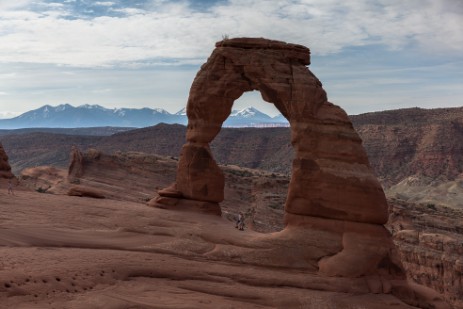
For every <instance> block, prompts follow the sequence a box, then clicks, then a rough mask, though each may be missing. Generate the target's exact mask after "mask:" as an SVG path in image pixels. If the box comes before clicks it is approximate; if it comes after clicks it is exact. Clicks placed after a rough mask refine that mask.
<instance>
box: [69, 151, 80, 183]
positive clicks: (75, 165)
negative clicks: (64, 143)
mask: <svg viewBox="0 0 463 309" xmlns="http://www.w3.org/2000/svg"><path fill="white" fill-rule="evenodd" d="M83 174H84V165H83V158H82V153H81V152H80V150H79V149H77V147H75V146H72V149H71V160H70V163H69V168H68V178H69V179H71V180H72V179H73V178H79V177H82V175H83Z"/></svg>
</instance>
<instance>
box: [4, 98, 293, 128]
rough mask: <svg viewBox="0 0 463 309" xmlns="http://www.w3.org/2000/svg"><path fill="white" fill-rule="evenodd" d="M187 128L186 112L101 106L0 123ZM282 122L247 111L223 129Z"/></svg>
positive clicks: (41, 111)
mask: <svg viewBox="0 0 463 309" xmlns="http://www.w3.org/2000/svg"><path fill="white" fill-rule="evenodd" d="M161 122H163V123H179V124H184V125H185V124H187V122H188V119H187V116H186V108H182V109H181V110H180V111H178V112H177V113H175V114H171V113H169V112H168V111H166V110H164V109H162V108H140V109H135V108H113V109H108V108H105V107H103V106H101V105H89V104H85V105H80V106H77V107H74V106H72V105H70V104H61V105H58V106H50V105H44V106H42V107H40V108H38V109H35V110H31V111H28V112H26V113H24V114H21V115H19V116H17V117H15V118H11V119H0V129H18V128H45V127H47V128H78V127H104V126H111V127H147V126H152V125H156V124H158V123H161ZM284 123H287V122H286V121H285V120H284V117H283V121H280V119H279V118H278V119H276V118H275V117H274V118H272V117H270V116H268V115H266V114H264V113H262V112H260V111H259V110H257V109H255V108H253V107H248V108H245V109H242V110H236V111H233V112H232V113H231V115H230V117H228V119H227V120H226V121H225V123H224V126H229V127H250V126H266V125H284Z"/></svg>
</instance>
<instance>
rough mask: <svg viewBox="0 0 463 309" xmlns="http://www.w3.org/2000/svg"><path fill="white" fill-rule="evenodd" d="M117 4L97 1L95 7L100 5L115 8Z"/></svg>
mask: <svg viewBox="0 0 463 309" xmlns="http://www.w3.org/2000/svg"><path fill="white" fill-rule="evenodd" d="M115 4H116V3H114V2H111V1H97V2H95V5H100V6H113V5H115Z"/></svg>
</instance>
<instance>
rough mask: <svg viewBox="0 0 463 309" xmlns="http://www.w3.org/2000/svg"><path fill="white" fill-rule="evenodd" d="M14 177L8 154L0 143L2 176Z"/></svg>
mask: <svg viewBox="0 0 463 309" xmlns="http://www.w3.org/2000/svg"><path fill="white" fill-rule="evenodd" d="M12 177H14V175H13V173H12V172H11V166H10V164H9V163H8V156H7V154H6V152H5V149H3V145H2V144H1V143H0V178H12Z"/></svg>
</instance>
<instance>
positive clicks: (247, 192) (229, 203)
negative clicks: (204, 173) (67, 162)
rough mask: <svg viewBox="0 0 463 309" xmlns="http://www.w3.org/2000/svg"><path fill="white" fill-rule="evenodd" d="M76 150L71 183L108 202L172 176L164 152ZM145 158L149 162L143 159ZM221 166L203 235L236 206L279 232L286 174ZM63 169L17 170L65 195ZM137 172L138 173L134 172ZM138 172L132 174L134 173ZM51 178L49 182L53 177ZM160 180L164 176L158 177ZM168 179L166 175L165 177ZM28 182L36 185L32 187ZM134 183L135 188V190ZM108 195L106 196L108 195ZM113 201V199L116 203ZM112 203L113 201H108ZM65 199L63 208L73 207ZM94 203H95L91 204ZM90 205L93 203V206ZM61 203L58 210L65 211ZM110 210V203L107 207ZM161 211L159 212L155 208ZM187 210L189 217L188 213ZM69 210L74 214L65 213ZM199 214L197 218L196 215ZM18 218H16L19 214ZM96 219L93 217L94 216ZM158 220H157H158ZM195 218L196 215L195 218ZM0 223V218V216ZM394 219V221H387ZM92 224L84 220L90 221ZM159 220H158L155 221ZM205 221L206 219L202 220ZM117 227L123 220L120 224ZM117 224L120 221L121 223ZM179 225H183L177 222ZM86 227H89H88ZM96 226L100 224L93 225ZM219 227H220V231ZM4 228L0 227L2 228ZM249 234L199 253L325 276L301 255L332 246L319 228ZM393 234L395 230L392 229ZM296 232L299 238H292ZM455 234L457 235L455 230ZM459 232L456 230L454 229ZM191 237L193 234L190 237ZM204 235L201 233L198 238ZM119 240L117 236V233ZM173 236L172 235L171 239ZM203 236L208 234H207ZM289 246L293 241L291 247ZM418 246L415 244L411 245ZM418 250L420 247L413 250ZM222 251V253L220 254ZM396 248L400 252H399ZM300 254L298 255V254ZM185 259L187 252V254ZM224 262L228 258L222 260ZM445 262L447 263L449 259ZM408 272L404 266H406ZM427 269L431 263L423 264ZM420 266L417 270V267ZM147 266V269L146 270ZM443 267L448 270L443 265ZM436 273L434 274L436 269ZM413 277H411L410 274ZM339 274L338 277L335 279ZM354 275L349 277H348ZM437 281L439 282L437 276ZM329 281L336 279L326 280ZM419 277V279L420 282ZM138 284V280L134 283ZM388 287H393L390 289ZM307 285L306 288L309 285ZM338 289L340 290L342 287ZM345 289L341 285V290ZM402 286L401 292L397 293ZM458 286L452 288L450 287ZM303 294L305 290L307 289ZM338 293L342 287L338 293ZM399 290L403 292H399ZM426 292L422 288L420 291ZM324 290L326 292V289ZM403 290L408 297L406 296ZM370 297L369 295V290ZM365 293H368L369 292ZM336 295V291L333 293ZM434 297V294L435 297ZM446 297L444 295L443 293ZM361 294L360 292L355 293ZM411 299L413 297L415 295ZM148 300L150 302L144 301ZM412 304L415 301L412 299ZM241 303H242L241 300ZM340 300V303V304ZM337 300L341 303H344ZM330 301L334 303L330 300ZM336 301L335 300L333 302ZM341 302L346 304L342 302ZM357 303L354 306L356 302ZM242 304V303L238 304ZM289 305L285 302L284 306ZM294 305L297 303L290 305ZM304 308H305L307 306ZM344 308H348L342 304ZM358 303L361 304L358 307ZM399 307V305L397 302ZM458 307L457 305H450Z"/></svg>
mask: <svg viewBox="0 0 463 309" xmlns="http://www.w3.org/2000/svg"><path fill="white" fill-rule="evenodd" d="M95 153H98V156H95ZM81 155H82V158H83V160H82V162H83V165H84V166H83V168H84V171H85V172H84V174H83V175H82V177H81V178H78V179H74V180H73V181H74V182H79V186H83V187H87V188H91V189H98V190H106V191H107V192H109V191H111V192H114V193H113V194H112V195H109V196H108V197H107V199H108V200H107V202H108V203H110V204H111V205H113V204H114V205H116V204H117V205H120V204H119V202H123V201H130V202H133V201H138V202H140V203H144V202H143V201H144V200H147V198H146V197H147V196H148V197H149V196H150V195H152V194H154V192H152V189H151V188H150V187H149V186H147V185H144V186H143V185H137V184H143V183H144V182H145V181H146V179H151V180H156V181H158V186H160V187H162V186H165V185H167V184H168V183H169V182H170V181H172V179H173V178H174V176H175V166H176V163H177V162H176V161H175V160H173V159H171V158H166V157H160V156H153V155H146V154H140V153H127V154H125V153H119V154H117V155H116V154H115V155H106V154H104V153H99V152H97V151H94V150H93V151H90V152H89V153H83V154H81ZM147 162H149V163H147ZM221 168H222V169H223V171H224V175H225V179H226V181H225V201H224V202H223V203H221V206H222V215H223V216H222V217H223V220H225V221H220V222H222V223H223V224H222V223H221V226H220V230H214V231H211V233H212V235H213V236H208V237H211V239H212V238H215V237H217V236H218V235H222V234H223V233H225V232H226V231H229V229H232V230H235V231H236V229H234V225H235V223H234V220H235V216H236V214H237V213H238V212H239V211H242V212H243V213H245V217H246V226H247V229H246V231H245V232H243V233H246V232H249V231H251V230H254V231H265V232H275V231H281V229H282V228H283V214H284V210H283V206H284V198H285V196H286V192H287V187H288V179H287V178H286V177H284V176H279V175H275V174H270V173H265V172H263V171H256V170H249V169H243V168H238V167H235V166H222V167H221ZM142 170H143V171H145V172H144V173H141V174H139V173H133V174H132V173H131V172H133V171H142ZM66 174H67V173H66V172H65V171H61V172H58V171H57V170H56V169H52V168H46V167H40V168H34V169H29V170H27V173H26V175H25V174H23V175H22V178H21V185H22V186H26V185H27V186H29V187H30V188H36V189H39V188H40V189H41V190H38V191H40V192H43V191H44V188H48V189H47V190H46V193H51V192H54V193H55V194H57V193H59V192H58V191H59V190H61V193H62V194H66V193H67V190H68V188H69V186H74V185H75V184H72V183H68V184H66V185H64V184H63V179H66ZM137 175H138V176H137ZM137 177H138V178H137ZM54 178H55V181H53V179H54ZM120 179H126V181H120ZM163 179H166V180H163ZM169 179H170V180H169ZM53 183H56V184H58V185H55V186H52V185H51V184H53ZM34 185H35V186H36V187H34ZM135 188H138V189H135ZM0 196H1V195H0ZM41 196H44V197H50V196H51V195H50V194H42V195H38V196H37V197H35V198H34V201H36V200H37V198H40V197H41ZM69 198H72V199H73V200H69V201H67V200H66V199H65V196H64V195H63V196H59V198H58V200H57V201H59V203H61V204H60V205H62V206H63V205H67V203H70V201H73V202H72V203H74V202H78V203H83V204H82V205H87V206H86V207H88V208H89V209H100V208H99V206H98V205H100V203H106V202H105V201H106V200H105V201H103V200H95V199H89V198H79V199H75V198H74V197H69ZM109 199H111V200H109ZM39 200H40V199H39ZM116 201H117V202H116ZM113 202H116V203H113ZM72 203H71V204H70V205H69V207H73V206H72V205H74V204H72ZM97 206H98V207H97ZM95 207H96V208H95ZM67 209H68V208H67V207H66V208H64V209H63V210H62V211H63V212H66V211H67ZM111 209H113V208H111ZM101 211H102V212H104V211H107V212H108V213H110V212H112V211H111V210H110V209H106V210H104V208H103V210H101ZM128 211H131V210H129V209H127V213H123V212H118V213H117V214H114V216H116V217H117V218H118V217H119V216H127V217H132V216H135V217H137V218H138V217H139V215H137V214H136V213H130V214H129V213H128ZM92 213H93V214H95V219H98V215H96V213H95V212H92ZM175 213H177V214H179V215H180V217H181V218H183V216H185V218H189V221H185V222H183V221H182V223H180V222H178V224H179V225H181V226H182V228H188V225H192V224H193V225H194V226H197V224H201V222H196V223H195V221H194V220H196V219H195V218H196V216H197V215H194V214H191V213H183V212H178V211H173V212H172V215H174V214H175ZM161 214H162V212H161ZM189 214H191V216H192V217H190V216H189ZM71 215H74V214H73V213H71ZM76 215H77V216H81V217H82V218H83V220H87V219H86V217H85V215H80V214H76ZM153 215H155V216H159V213H157V212H156V213H154V214H153ZM442 216H443V217H445V213H443V214H442ZM104 217H108V216H107V215H103V214H101V218H100V219H101V220H108V221H105V223H104V225H105V226H109V227H111V226H112V225H111V223H110V222H111V220H113V216H111V215H109V217H108V218H106V219H103V218H104ZM207 217H210V216H206V217H204V218H207ZM417 217H418V218H419V216H418V215H415V216H414V217H410V218H408V219H407V220H417ZM197 218H201V217H197ZM19 219H20V220H22V217H20V218H19ZM100 219H99V220H100ZM160 220H162V219H160ZM198 220H200V219H198ZM0 222H1V221H0ZM393 222H395V221H393ZM69 224H71V225H72V226H74V224H73V223H72V222H71V223H67V221H65V220H64V221H63V224H62V225H59V227H66V226H68V225H69ZM91 224H93V223H90V225H91ZM160 224H161V223H160ZM204 224H206V225H207V223H204ZM122 225H123V226H125V225H124V223H122ZM122 225H121V226H122ZM183 225H184V226H183ZM144 226H145V222H144V221H141V222H140V225H138V228H139V229H141V230H143V229H144V228H145V227H144ZM89 229H91V227H89ZM95 229H97V230H99V229H100V228H95ZM222 230H223V231H222ZM2 231H5V230H2ZM59 233H60V234H62V231H61V230H60V231H59ZM252 234H253V235H256V238H253V239H252V240H251V239H248V238H249V236H247V235H248V234H245V235H246V236H245V237H244V238H245V239H246V245H245V246H244V247H242V246H241V245H240V246H235V245H230V243H229V241H232V242H233V241H234V240H226V241H225V242H224V243H222V244H221V245H217V246H216V247H215V250H213V251H211V252H208V253H207V254H205V255H204V257H205V258H207V259H212V260H214V261H217V260H220V261H222V262H221V263H222V264H223V263H225V264H226V263H228V262H230V263H238V264H240V265H242V266H243V267H246V265H248V266H249V265H254V266H257V265H261V267H263V268H267V267H268V265H275V264H277V263H280V264H284V263H288V261H290V262H291V263H292V265H291V266H289V267H278V269H280V270H284V271H286V270H288V272H289V273H293V272H294V271H296V272H299V271H300V272H301V274H302V273H304V272H305V273H306V274H307V278H306V280H308V281H307V282H310V281H311V280H312V279H314V278H318V279H317V280H321V279H320V278H325V279H327V278H326V277H325V276H320V275H316V276H315V273H314V272H313V270H314V269H316V265H315V264H310V263H307V260H308V259H309V260H310V257H311V256H314V255H316V254H318V253H317V252H320V250H321V249H323V248H325V249H326V246H327V245H332V244H333V243H332V240H331V239H330V238H329V234H328V233H323V232H320V231H316V230H313V231H312V235H310V237H308V236H307V235H306V234H304V231H303V230H301V229H293V230H292V231H289V232H288V231H283V232H280V233H272V234H259V233H254V232H252ZM394 234H395V232H394ZM233 235H234V236H233V237H235V236H236V237H240V235H242V234H233ZM297 235H299V237H297ZM455 235H457V234H455ZM460 235H461V233H460ZM72 237H76V236H75V235H72ZM193 238H194V237H193ZM202 238H203V239H204V237H202ZM120 239H121V238H120ZM172 239H173V238H172ZM207 239H209V238H207ZM176 241H178V242H180V243H183V242H184V240H181V237H180V239H178V240H176ZM398 244H399V246H401V244H402V243H401V242H398ZM292 246H295V247H294V248H293V249H291V248H292ZM305 246H307V247H308V248H311V250H312V253H311V254H310V255H307V252H300V249H301V248H304V247H305ZM282 247H283V248H284V250H281V248H282ZM417 249H419V248H416V249H415V250H417ZM183 250H185V249H184V248H181V252H183ZM419 250H423V249H419ZM262 251H265V252H271V253H272V254H271V255H270V258H269V255H268V254H262ZM224 252H225V253H226V254H225V255H224V254H223V253H224ZM400 252H401V253H402V251H400ZM301 254H302V255H301ZM453 257H456V256H451V258H453ZM190 258H191V257H190ZM403 258H404V261H408V260H409V259H410V258H409V257H403ZM227 261H228V262H227ZM418 262H419V261H416V260H415V262H414V263H418ZM449 265H450V263H449ZM294 266H297V267H298V268H297V269H294ZM405 266H406V267H409V266H411V267H412V268H411V269H413V270H416V269H417V266H414V265H413V263H410V264H408V263H405ZM120 267H124V265H121V266H120ZM269 269H275V268H274V267H269ZM406 269H407V271H408V268H406ZM429 269H431V268H429ZM422 270H423V269H421V271H422ZM151 271H153V270H151ZM449 271H451V270H450V269H449ZM178 276H179V277H181V276H182V275H181V274H178ZM437 276H439V274H437ZM411 278H413V276H412V277H411ZM338 279H339V278H338ZM377 279H378V278H374V277H373V278H371V277H370V278H364V280H366V281H367V282H368V285H369V288H371V289H372V290H371V291H375V292H378V291H381V290H383V289H385V290H383V291H390V292H392V293H393V295H397V296H398V297H399V298H400V299H402V298H405V299H407V297H408V298H409V297H410V295H413V293H412V294H407V293H411V292H410V291H409V290H408V292H407V293H405V291H407V290H406V289H404V288H400V287H399V286H397V285H396V284H397V283H400V282H397V281H395V282H394V281H393V282H392V283H391V282H390V281H388V280H380V281H378V280H377ZM356 280H359V279H355V280H354V281H356ZM439 280H440V281H439ZM439 280H436V281H434V282H436V283H437V282H441V281H442V280H441V279H439ZM330 282H331V283H332V284H334V282H336V281H330ZM339 282H350V284H354V283H352V282H351V281H349V280H348V279H342V280H341V279H340V281H339ZM421 282H422V281H421ZM422 283H423V284H426V282H422ZM137 284H138V283H137ZM203 284H205V283H204V282H201V283H198V285H201V286H202V285H203ZM393 287H394V288H393ZM338 288H341V287H340V286H337V287H336V289H338ZM309 289H312V287H310V288H309ZM324 289H325V288H322V289H321V290H324ZM342 289H345V287H343V288H342ZM436 289H437V290H441V289H440V288H437V287H436ZM342 291H345V290H342ZM401 291H402V292H401ZM456 291H458V290H456ZM308 293H311V292H310V291H309V292H308ZM320 293H321V294H324V292H320ZM343 293H344V292H343ZM404 293H405V294H404ZM424 294H426V293H424ZM428 294H429V295H432V293H428ZM327 295H329V294H327ZM407 295H408V296H407ZM370 296H371V295H370ZM370 296H369V297H370ZM336 297H337V296H336ZM438 297H439V296H437V298H438ZM449 297H450V295H449ZM361 298H362V299H363V296H362V297H361ZM311 299H312V301H314V302H312V303H305V302H304V301H302V302H301V304H311V305H313V306H314V308H317V307H316V306H320V307H321V308H330V307H329V306H331V305H330V304H331V303H330V302H329V301H326V299H325V297H324V296H323V297H321V298H319V297H315V300H314V298H313V297H312V298H311ZM364 301H365V303H364V306H366V308H370V307H369V306H370V305H371V306H372V308H375V307H374V306H373V305H372V304H371V303H370V301H369V300H366V299H364ZM415 301H416V300H415ZM148 302H150V301H148ZM217 302H220V300H219V299H216V300H214V302H213V303H214V304H217ZM297 302H299V300H297V301H295V302H294V303H292V305H293V306H296V305H294V304H296V303H297ZM431 303H432V301H424V302H423V301H422V302H421V307H423V308H428V307H429V305H430V304H431ZM415 304H417V303H416V302H415ZM241 305H243V304H241ZM344 305H345V304H344ZM344 305H343V306H344ZM437 305H438V304H437ZM333 306H334V305H333ZM339 306H341V305H339ZM346 306H347V305H346ZM356 306H357V305H353V307H352V308H356ZM359 306H360V305H359ZM442 306H444V305H443V304H441V305H440V306H439V305H438V306H437V307H438V308H439V307H441V308H445V307H442ZM244 307H246V306H244ZM290 307H291V306H290ZM296 307H297V306H296ZM388 307H392V308H394V306H393V305H392V303H389V304H388V305H387V306H386V308H388ZM309 308H310V307H309ZM332 308H336V306H334V307H332ZM346 308H349V306H347V307H346ZM360 308H361V307H360ZM399 308H400V306H399ZM456 308H458V307H456Z"/></svg>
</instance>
